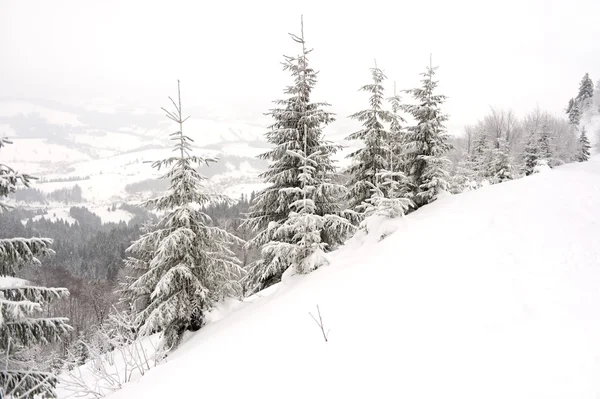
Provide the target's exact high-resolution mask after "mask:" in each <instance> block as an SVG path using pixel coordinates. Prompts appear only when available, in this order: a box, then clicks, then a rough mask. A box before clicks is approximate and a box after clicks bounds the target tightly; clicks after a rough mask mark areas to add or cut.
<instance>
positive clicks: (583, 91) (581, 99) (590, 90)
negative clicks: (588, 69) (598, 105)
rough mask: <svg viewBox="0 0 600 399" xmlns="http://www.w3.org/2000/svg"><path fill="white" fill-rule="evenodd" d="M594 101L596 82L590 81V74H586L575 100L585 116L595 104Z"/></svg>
mask: <svg viewBox="0 0 600 399" xmlns="http://www.w3.org/2000/svg"><path fill="white" fill-rule="evenodd" d="M593 99H594V82H592V79H590V75H589V74H587V73H586V74H585V75H584V76H583V78H581V83H580V84H579V93H578V94H577V97H576V98H575V102H576V103H577V105H578V108H579V110H580V112H581V113H582V114H584V113H585V112H586V111H587V110H588V109H590V107H591V106H592V104H593Z"/></svg>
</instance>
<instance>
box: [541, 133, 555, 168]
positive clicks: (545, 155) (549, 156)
mask: <svg viewBox="0 0 600 399" xmlns="http://www.w3.org/2000/svg"><path fill="white" fill-rule="evenodd" d="M538 157H539V159H540V160H545V161H547V162H548V164H551V162H552V160H553V159H554V151H553V145H552V136H551V133H550V129H549V127H548V126H547V124H543V125H542V131H541V133H540V137H539V141H538Z"/></svg>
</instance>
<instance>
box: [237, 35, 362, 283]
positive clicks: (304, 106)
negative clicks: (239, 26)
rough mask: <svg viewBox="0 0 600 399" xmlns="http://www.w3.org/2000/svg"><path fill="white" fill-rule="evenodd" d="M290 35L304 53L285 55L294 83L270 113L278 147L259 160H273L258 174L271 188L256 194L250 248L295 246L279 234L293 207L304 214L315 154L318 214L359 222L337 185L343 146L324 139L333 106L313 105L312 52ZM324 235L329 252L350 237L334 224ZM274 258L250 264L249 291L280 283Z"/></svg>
mask: <svg viewBox="0 0 600 399" xmlns="http://www.w3.org/2000/svg"><path fill="white" fill-rule="evenodd" d="M290 36H291V38H292V40H294V42H296V43H297V44H299V45H300V46H302V53H301V55H300V56H298V57H289V56H285V62H284V63H283V69H284V70H285V71H289V72H290V74H291V75H292V77H293V79H294V83H293V84H292V85H291V86H288V87H287V88H286V90H285V94H286V95H287V98H285V99H282V100H277V101H275V103H276V104H277V106H278V107H277V108H274V109H272V110H271V111H270V112H269V113H267V115H270V116H271V117H273V119H274V120H275V122H274V123H273V124H272V125H271V126H270V127H269V131H268V132H267V134H266V138H267V141H268V142H269V143H270V144H272V145H273V146H274V148H273V149H271V150H270V151H267V152H266V153H264V154H262V155H260V156H259V157H260V158H261V159H265V160H269V161H271V163H270V165H269V168H268V169H267V171H266V172H264V173H262V174H261V175H260V177H261V178H263V179H264V180H265V182H266V183H267V184H269V186H268V187H267V188H265V189H263V190H262V191H260V192H259V193H257V194H256V198H255V199H254V201H253V204H252V206H251V208H250V212H249V214H248V215H247V218H246V220H245V221H244V223H243V226H245V227H248V228H250V229H252V230H254V231H258V234H257V235H256V236H255V237H254V238H253V239H252V240H250V241H249V242H248V245H249V246H254V247H259V248H260V247H263V246H264V245H265V244H268V243H269V242H271V241H273V240H277V241H279V242H287V243H289V244H295V243H296V241H295V240H294V239H293V237H292V236H290V237H287V238H284V237H283V236H281V235H278V234H277V231H278V228H279V227H280V226H282V225H284V224H285V223H286V221H287V219H288V218H289V216H290V209H291V208H292V207H293V210H294V211H295V212H296V213H299V211H300V208H299V207H298V203H297V201H298V200H300V199H303V192H302V190H301V187H302V181H301V179H300V174H301V172H302V169H301V167H302V166H303V161H304V157H307V158H308V159H311V160H317V158H315V157H316V155H313V154H317V153H318V154H319V155H318V163H317V164H316V165H313V166H312V167H313V168H314V171H312V172H311V173H312V176H313V178H314V179H316V180H317V181H318V184H317V183H316V182H315V183H314V184H313V185H314V186H315V187H316V188H315V190H314V191H313V192H312V194H311V199H312V202H313V203H314V215H317V216H325V215H336V216H338V217H340V218H341V219H347V220H350V221H352V222H353V223H354V222H356V221H357V219H358V217H357V215H356V214H355V213H354V212H351V211H347V210H344V206H343V201H344V198H345V197H346V196H347V190H346V189H345V187H344V186H342V185H339V184H335V183H334V179H335V178H336V170H335V164H334V160H333V158H332V156H333V155H334V154H335V153H336V152H337V151H339V150H340V149H341V148H342V147H341V146H338V145H334V144H333V143H331V142H330V141H327V140H325V138H324V135H323V128H324V127H325V126H326V125H328V124H329V123H331V122H333V121H334V117H333V114H332V113H331V112H327V111H325V110H324V108H325V107H326V106H329V104H327V103H323V102H312V101H311V98H310V96H311V93H312V91H313V89H314V87H315V85H316V83H317V71H315V70H314V69H313V68H311V67H310V66H309V64H308V55H309V53H310V52H311V51H312V50H309V49H307V48H306V43H305V40H304V29H303V28H302V29H301V34H300V36H297V35H294V34H290ZM305 143H306V149H305V148H304V145H305ZM290 151H291V152H290ZM299 154H303V155H302V156H299ZM307 206H308V205H307ZM340 222H342V221H340ZM320 233H321V242H322V243H325V244H327V248H328V249H333V248H335V247H336V246H337V245H339V244H341V243H343V242H344V240H345V239H346V238H347V234H346V233H345V232H344V231H343V230H340V229H338V228H336V226H334V225H333V224H332V223H326V224H325V225H324V226H323V228H322V229H321V230H320ZM348 233H349V232H348ZM276 236H277V237H276ZM274 256H275V255H274V254H272V253H268V252H267V253H265V252H264V251H263V258H262V259H260V260H258V261H257V262H255V263H253V264H251V265H250V268H249V273H248V274H247V276H246V277H245V281H246V283H247V285H248V287H249V289H250V290H258V289H260V288H263V287H264V286H266V285H268V284H269V283H271V282H276V281H277V280H278V279H279V278H280V277H281V275H282V274H283V272H284V271H285V269H286V268H287V266H289V265H287V266H286V265H284V264H281V263H279V264H278V263H277V259H275V257H274Z"/></svg>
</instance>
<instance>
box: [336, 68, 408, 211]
mask: <svg viewBox="0 0 600 399" xmlns="http://www.w3.org/2000/svg"><path fill="white" fill-rule="evenodd" d="M371 78H372V79H373V83H371V84H368V85H365V86H363V87H361V88H360V90H361V91H365V92H367V93H370V97H369V108H367V109H365V110H362V111H359V112H357V113H355V114H352V115H350V118H352V119H356V120H357V121H359V122H362V126H363V127H362V129H360V130H359V131H357V132H354V133H352V134H350V135H349V136H348V137H346V140H361V141H362V144H363V146H362V147H361V148H359V149H358V150H356V151H354V152H352V153H350V154H348V155H347V158H350V159H351V162H352V164H351V165H350V167H349V168H348V170H347V172H348V173H349V175H350V180H349V182H348V187H349V190H350V205H351V206H352V207H353V208H355V209H356V208H357V207H359V206H361V204H363V203H364V202H365V201H366V200H367V199H369V198H370V197H371V188H372V187H373V186H375V187H379V181H378V173H379V172H381V171H382V170H388V171H389V157H388V146H389V145H390V144H391V140H390V131H389V130H388V129H387V128H386V124H388V123H390V122H392V121H394V122H395V127H396V128H397V129H398V132H397V133H399V123H400V121H401V120H400V119H399V117H398V115H396V117H395V118H394V116H393V114H392V113H391V112H390V111H388V110H386V109H384V100H385V98H384V94H383V93H384V89H383V81H384V80H385V79H386V76H385V75H384V73H383V71H382V70H381V69H379V68H378V67H377V65H375V67H374V68H371Z"/></svg>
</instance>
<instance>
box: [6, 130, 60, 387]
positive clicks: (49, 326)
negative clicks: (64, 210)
mask: <svg viewBox="0 0 600 399" xmlns="http://www.w3.org/2000/svg"><path fill="white" fill-rule="evenodd" d="M6 144H10V142H9V141H8V140H6V139H4V138H0V149H2V148H3V147H4V146H5V145H6ZM31 179H32V177H31V176H28V175H25V174H20V173H18V172H16V171H15V170H13V169H12V168H10V167H9V166H7V165H3V164H0V199H1V198H3V197H7V196H8V195H9V194H10V193H13V192H15V190H16V186H17V185H18V184H23V185H25V186H29V182H30V181H31ZM9 209H10V206H9V205H7V204H5V203H3V202H2V201H1V200H0V213H2V212H4V211H7V210H9ZM51 244H52V240H51V239H49V238H29V239H26V238H9V239H0V398H30V397H33V396H34V395H40V396H42V397H55V393H54V388H55V387H56V383H57V378H56V376H55V375H54V374H53V373H50V372H46V371H41V370H39V369H38V368H37V367H36V364H35V363H34V362H33V360H32V357H31V356H30V353H29V352H30V350H31V349H32V348H34V347H36V346H37V345H40V344H46V343H50V342H53V341H56V340H59V339H60V338H61V336H63V335H65V334H67V333H68V332H69V331H70V330H71V327H70V326H69V325H68V324H67V322H68V320H67V319H66V318H60V317H44V315H43V313H42V310H43V307H44V305H46V304H48V303H49V302H50V301H52V300H55V299H58V298H62V297H65V296H67V295H68V294H69V292H68V291H67V290H66V289H64V288H45V287H36V286H31V285H29V284H28V283H27V282H25V281H23V280H18V279H11V277H14V276H15V274H16V273H17V271H18V270H19V269H21V268H22V267H24V266H28V265H35V266H38V265H40V261H39V259H38V258H39V257H42V256H47V255H52V254H53V253H54V252H53V251H52V249H50V245H51Z"/></svg>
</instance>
